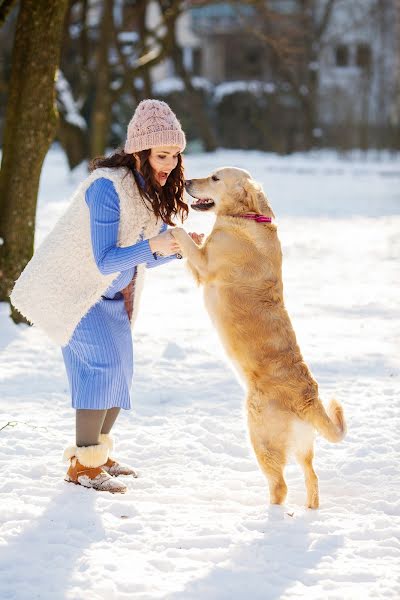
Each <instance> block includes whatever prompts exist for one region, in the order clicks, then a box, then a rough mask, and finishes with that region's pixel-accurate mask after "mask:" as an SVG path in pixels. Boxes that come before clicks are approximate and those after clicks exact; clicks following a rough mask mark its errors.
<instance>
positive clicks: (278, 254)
mask: <svg viewBox="0 0 400 600" xmlns="http://www.w3.org/2000/svg"><path fill="white" fill-rule="evenodd" d="M185 187H186V191H187V192H188V194H189V195H190V196H192V197H193V198H194V200H193V201H192V203H191V208H192V209H193V210H196V211H204V212H205V211H214V212H215V213H216V221H215V224H214V227H213V229H212V231H211V234H210V235H209V236H208V237H207V238H206V239H205V240H204V243H203V244H202V245H198V244H196V243H195V241H193V239H192V238H191V237H190V236H189V235H188V234H187V233H186V231H185V230H184V229H182V228H179V227H175V228H174V229H171V230H170V231H171V233H172V235H173V236H174V237H175V238H176V240H177V241H178V243H179V245H180V247H181V249H182V254H183V256H184V257H185V258H186V259H187V263H188V266H189V269H190V270H191V271H192V273H193V275H194V277H195V279H196V281H197V282H198V284H201V285H202V286H204V299H205V306H206V308H207V311H208V313H209V315H210V317H211V321H212V322H213V324H214V326H215V327H216V329H217V331H218V333H219V335H220V338H221V341H222V343H223V346H224V348H225V350H226V352H227V354H228V356H229V357H230V359H231V360H232V362H233V363H234V366H236V368H237V370H238V372H239V376H240V377H241V378H242V379H243V380H244V383H245V387H246V388H247V398H246V411H247V422H248V432H249V438H250V441H251V444H252V446H253V449H254V452H255V455H256V458H257V461H258V464H259V466H260V468H261V470H262V471H263V473H264V474H265V476H266V478H267V481H268V485H269V492H270V502H271V504H282V503H283V502H284V501H285V499H286V495H287V485H286V482H285V479H284V467H285V465H286V463H287V459H288V457H289V455H291V454H294V455H295V457H296V459H297V461H298V462H299V464H300V465H301V467H302V469H303V471H304V477H305V485H306V490H307V503H306V506H307V507H309V508H318V506H319V491H318V478H317V476H316V474H315V471H314V468H313V457H314V439H315V433H316V432H318V433H320V434H321V435H322V436H323V437H324V438H325V439H327V440H328V441H330V442H339V441H341V440H342V439H343V438H344V436H345V434H346V422H345V418H344V413H343V408H342V406H341V404H340V403H339V402H337V401H336V400H332V401H331V402H330V403H329V406H328V408H327V410H325V408H324V406H323V404H322V402H321V400H320V398H319V395H318V384H317V382H316V381H315V379H314V378H313V376H312V375H311V372H310V370H309V368H308V367H307V365H306V363H305V362H304V360H303V357H302V354H301V352H300V348H299V346H298V344H297V341H296V336H295V333H294V330H293V327H292V324H291V321H290V318H289V315H288V313H287V311H286V308H285V305H284V300H283V284H282V250H281V245H280V242H279V239H278V235H277V226H276V224H274V223H273V219H274V216H275V215H274V213H273V211H272V208H271V206H270V204H269V202H268V200H267V197H266V196H265V194H264V192H263V190H262V187H261V186H260V185H259V184H258V183H257V182H255V181H254V180H253V179H252V178H251V175H250V174H249V173H248V172H247V171H245V170H243V169H238V168H233V167H232V168H230V167H228V168H221V169H217V170H216V171H214V172H213V173H212V174H211V175H210V176H209V177H206V178H204V179H192V180H187V181H186V182H185Z"/></svg>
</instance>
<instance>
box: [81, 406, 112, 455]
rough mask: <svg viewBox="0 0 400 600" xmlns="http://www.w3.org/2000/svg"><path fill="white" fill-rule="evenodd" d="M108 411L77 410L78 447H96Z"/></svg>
mask: <svg viewBox="0 0 400 600" xmlns="http://www.w3.org/2000/svg"><path fill="white" fill-rule="evenodd" d="M106 413H107V410H91V409H83V408H78V409H77V410H76V445H77V446H96V445H97V444H98V443H99V436H100V432H101V428H102V427H103V423H104V419H105V416H106Z"/></svg>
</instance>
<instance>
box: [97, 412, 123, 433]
mask: <svg viewBox="0 0 400 600" xmlns="http://www.w3.org/2000/svg"><path fill="white" fill-rule="evenodd" d="M120 410H121V409H120V408H119V407H118V406H115V407H114V408H109V409H108V410H107V412H106V416H105V417H104V422H103V427H102V428H101V433H110V431H111V429H112V427H113V425H114V423H115V421H116V420H117V417H118V415H119V412H120Z"/></svg>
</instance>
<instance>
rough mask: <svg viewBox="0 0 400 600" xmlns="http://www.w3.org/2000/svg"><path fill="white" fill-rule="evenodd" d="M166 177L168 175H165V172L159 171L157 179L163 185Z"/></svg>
mask: <svg viewBox="0 0 400 600" xmlns="http://www.w3.org/2000/svg"><path fill="white" fill-rule="evenodd" d="M168 175H169V173H167V172H166V171H160V172H159V174H158V178H159V180H160V181H162V182H164V183H165V182H166V181H167V179H168Z"/></svg>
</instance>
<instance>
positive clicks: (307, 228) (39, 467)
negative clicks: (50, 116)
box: [0, 149, 400, 600]
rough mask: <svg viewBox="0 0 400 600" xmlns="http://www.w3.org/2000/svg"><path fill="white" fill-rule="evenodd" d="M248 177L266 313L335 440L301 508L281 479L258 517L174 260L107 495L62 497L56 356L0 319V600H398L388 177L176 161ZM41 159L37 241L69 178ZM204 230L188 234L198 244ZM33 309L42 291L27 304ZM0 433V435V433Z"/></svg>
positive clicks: (243, 452) (334, 167)
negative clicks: (272, 219)
mask: <svg viewBox="0 0 400 600" xmlns="http://www.w3.org/2000/svg"><path fill="white" fill-rule="evenodd" d="M227 164H230V165H236V166H242V167H244V168H247V169H249V170H250V171H251V172H252V174H253V176H254V177H255V178H256V179H258V180H260V181H262V182H263V184H264V188H265V190H266V192H267V194H268V195H269V198H270V201H271V203H272V205H273V207H274V209H275V212H276V214H277V221H278V225H279V232H280V238H281V240H282V245H283V252H284V283H285V294H286V302H287V307H288V309H289V312H290V314H291V316H292V321H293V324H294V327H295V330H296V332H297V336H298V340H299V343H300V346H301V348H302V350H303V354H304V356H305V358H306V360H307V361H308V363H309V364H310V366H311V369H312V371H313V373H314V375H315V376H316V378H317V379H318V381H319V384H320V389H321V394H322V397H323V398H325V399H328V398H329V397H331V396H332V395H335V396H336V397H337V398H339V399H340V400H341V401H342V402H343V404H344V407H345V411H346V416H347V419H348V427H349V433H348V436H347V438H346V440H345V441H344V442H343V443H342V444H340V445H338V446H334V445H331V444H329V443H327V442H325V441H324V440H322V439H320V438H318V439H317V444H316V461H315V466H316V470H317V473H318V475H319V478H320V488H321V509H320V510H318V511H309V510H306V509H304V508H303V502H304V499H305V489H304V485H303V481H302V476H301V473H300V471H299V469H298V467H297V465H294V464H293V465H289V466H288V468H287V481H288V485H289V496H288V500H287V504H286V505H285V507H283V508H277V507H274V508H273V509H270V508H269V507H268V502H267V489H266V484H265V481H264V479H263V476H262V475H261V473H260V471H259V470H258V468H257V466H256V463H255V459H254V457H253V454H252V451H251V449H250V448H249V446H248V444H247V441H246V431H245V425H244V418H243V408H242V400H243V391H242V390H241V388H240V387H239V385H238V383H237V381H236V380H235V378H234V375H233V372H232V371H231V369H230V367H229V365H228V363H227V362H226V360H225V358H224V355H223V352H222V350H221V348H220V346H219V342H218V340H217V337H216V334H215V333H214V331H213V330H212V328H211V326H210V324H209V321H208V317H207V315H206V313H205V310H204V308H203V305H202V300H201V293H200V291H199V290H197V289H196V288H195V287H194V285H193V283H192V280H191V279H190V276H189V274H187V273H186V271H185V268H184V265H183V264H182V261H176V262H175V263H174V264H172V265H168V266H164V267H161V268H159V269H155V270H153V271H150V272H149V273H148V278H147V284H146V288H145V292H144V295H143V301H142V306H141V314H140V317H139V320H138V323H137V328H136V333H135V354H136V366H135V369H136V378H135V382H134V387H133V398H134V404H135V408H134V410H133V411H131V412H129V413H128V412H124V414H122V415H121V418H120V421H119V422H118V424H117V426H116V430H115V435H116V438H117V442H118V456H120V457H121V459H124V460H126V461H129V463H130V464H132V466H135V467H137V469H138V471H139V473H140V478H139V479H137V480H131V481H129V482H128V485H129V492H128V493H127V494H126V495H125V496H111V495H106V494H100V493H96V492H93V491H89V490H85V489H80V488H78V487H75V486H72V485H69V484H67V483H64V482H63V475H64V468H65V467H64V465H63V464H62V463H61V462H60V457H61V454H62V451H63V449H64V447H65V446H66V445H67V444H69V443H70V442H71V441H73V431H74V412H73V411H72V410H71V408H70V400H69V393H68V384H67V379H66V374H65V372H64V365H63V362H62V356H61V351H60V349H59V348H58V347H56V346H54V345H53V344H52V343H51V342H50V341H48V339H47V338H46V337H45V336H44V335H42V334H41V333H40V332H39V331H35V330H34V329H32V328H29V327H26V326H24V325H23V326H19V327H17V326H15V325H13V324H12V323H11V321H10V320H9V319H8V318H7V313H8V310H7V306H6V304H5V303H2V304H0V410H1V412H0V429H1V430H0V469H1V474H2V477H1V479H0V492H1V495H0V502H1V506H0V598H1V599H2V600H6V599H16V600H28V599H29V600H33V599H36V598H40V599H42V600H61V599H64V598H65V599H68V600H81V599H82V600H98V599H107V600H114V599H115V600H120V599H121V600H123V599H129V600H130V599H132V598H134V599H135V600H152V599H158V598H168V599H171V600H178V599H181V600H190V599H196V600H205V599H207V600H242V599H246V600H278V599H282V600H289V599H290V600H294V599H296V598H299V599H302V600H303V599H307V600H321V599H322V598H324V599H325V598H327V599H331V600H333V599H335V600H350V599H351V600H354V599H358V598H360V599H365V598H370V599H374V600H376V599H380V598H393V599H395V598H396V599H398V598H400V584H399V558H400V542H399V520H400V519H399V517H400V500H399V495H398V492H399V487H400V486H399V468H398V465H399V455H400V453H399V449H400V442H399V438H398V432H399V431H400V423H399V411H398V402H399V400H398V392H399V362H400V361H399V353H398V350H399V316H400V308H399V304H398V282H399V279H400V277H399V276H400V273H399V255H400V237H399V230H400V164H399V162H398V159H397V160H395V159H393V158H390V157H388V156H386V157H382V156H380V157H379V156H377V157H373V156H369V157H368V158H367V159H365V158H364V157H362V156H350V157H347V159H346V160H344V159H338V158H337V157H335V156H334V155H333V154H330V153H324V154H317V155H315V156H304V155H299V156H291V157H277V156H274V155H268V154H261V153H256V152H253V153H243V152H218V153H216V154H214V155H199V156H192V157H189V158H187V160H186V165H187V174H188V176H189V177H195V176H202V175H204V174H207V173H208V171H209V170H210V169H212V168H214V167H215V166H223V165H227ZM83 175H84V171H83V169H79V170H78V171H77V172H75V173H74V174H73V175H70V174H68V173H67V170H66V166H65V162H64V159H63V157H62V155H61V153H60V152H59V151H58V150H57V149H54V150H52V151H51V153H50V154H49V156H48V158H47V160H46V163H45V168H44V172H43V176H42V183H41V190H40V204H39V209H38V224H37V240H36V241H37V242H39V241H40V240H41V239H42V238H43V236H44V235H45V234H46V233H47V231H48V230H49V229H50V228H51V226H52V224H53V223H54V221H55V219H56V218H57V217H58V216H59V215H60V214H61V212H62V211H63V210H64V209H65V206H66V199H67V197H68V195H69V193H70V192H71V191H72V190H73V188H74V187H75V185H76V184H77V182H78V181H79V180H80V179H81V178H82V177H83ZM210 225H211V218H210V217H209V216H204V215H195V216H193V217H191V220H190V222H188V224H187V228H188V230H197V231H202V230H203V231H207V230H208V229H209V228H210ZM44 301H45V293H44ZM7 423H9V425H7Z"/></svg>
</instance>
